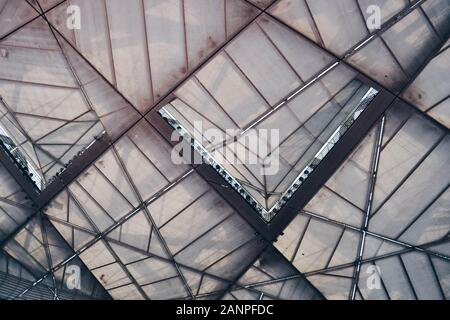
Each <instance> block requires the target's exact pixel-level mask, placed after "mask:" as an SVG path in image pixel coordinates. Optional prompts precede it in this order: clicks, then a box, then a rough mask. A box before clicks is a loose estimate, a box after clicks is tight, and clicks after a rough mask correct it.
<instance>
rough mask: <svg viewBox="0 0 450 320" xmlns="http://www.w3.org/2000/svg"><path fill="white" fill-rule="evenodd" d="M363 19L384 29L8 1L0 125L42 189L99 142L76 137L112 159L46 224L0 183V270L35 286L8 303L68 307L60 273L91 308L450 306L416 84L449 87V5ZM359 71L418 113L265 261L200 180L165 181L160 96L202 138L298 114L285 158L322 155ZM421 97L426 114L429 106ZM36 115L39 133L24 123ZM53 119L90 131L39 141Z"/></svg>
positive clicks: (367, 145) (370, 140)
mask: <svg viewBox="0 0 450 320" xmlns="http://www.w3.org/2000/svg"><path fill="white" fill-rule="evenodd" d="M372 2H373V1H372ZM372 2H371V3H372ZM375 2H376V3H377V4H379V5H380V7H382V12H383V16H382V22H383V24H382V27H381V29H380V30H369V29H368V28H367V26H366V24H365V22H364V18H365V15H366V10H365V9H366V7H367V5H368V1H362V0H360V1H356V0H354V1H353V0H352V1H350V0H348V1H347V0H342V1H335V2H332V3H331V2H329V1H322V0H320V1H319V0H317V1H307V0H295V1H294V0H291V1H287V0H278V1H237V0H235V1H232V0H226V1H223V2H222V1H220V2H219V4H217V3H216V2H214V5H213V3H212V1H209V0H202V1H198V0H184V1H183V0H180V1H175V0H174V1H137V0H136V1H131V2H130V4H128V2H127V8H126V9H127V10H123V6H124V2H123V1H115V0H106V1H82V0H79V1H76V0H73V1H72V0H71V1H61V3H60V4H59V5H58V1H50V0H48V1H47V0H38V1H30V2H27V1H12V0H3V1H0V24H1V25H2V29H1V30H2V31H1V34H2V35H1V36H0V64H3V65H4V66H5V67H4V68H1V69H0V70H2V71H0V73H1V72H5V74H2V75H1V78H2V79H1V82H0V90H1V91H0V94H1V95H2V96H3V97H4V100H3V101H4V102H5V103H2V104H1V106H2V109H1V112H2V114H1V116H2V121H8V125H9V127H8V128H11V129H10V130H15V132H16V133H15V135H14V137H15V139H18V140H17V141H15V142H17V145H20V146H21V147H22V148H24V152H25V153H26V154H27V155H28V157H29V158H31V159H34V160H35V162H36V164H37V168H39V169H40V170H42V172H43V176H45V174H47V175H48V176H50V175H52V174H54V172H55V171H57V170H60V168H64V162H65V161H67V160H68V159H70V156H69V154H70V153H71V152H72V154H74V153H75V154H76V153H77V151H78V150H82V149H83V146H86V144H87V143H89V142H88V141H92V140H89V139H87V138H86V140H82V139H81V138H80V137H88V136H91V135H92V137H93V133H92V132H89V131H87V130H86V127H83V125H86V123H84V122H88V123H89V124H90V125H92V126H93V127H96V128H97V129H96V130H97V131H96V133H98V132H102V131H103V130H104V131H105V132H106V134H107V136H108V144H109V147H108V150H107V151H106V152H104V153H103V154H101V155H100V154H98V155H97V154H96V155H94V158H95V161H94V162H93V163H91V164H85V165H87V169H86V170H84V171H83V172H81V173H80V174H76V175H75V176H73V177H72V178H73V181H72V182H70V183H67V184H66V183H64V184H63V188H62V189H60V190H58V191H59V194H58V195H57V197H55V198H54V199H52V201H51V202H50V203H48V204H47V205H46V206H45V208H44V207H42V208H38V209H36V208H32V203H31V202H30V201H29V200H27V199H25V196H24V194H23V192H22V191H21V188H20V186H18V185H17V184H16V183H15V181H14V180H13V179H12V178H11V176H10V175H9V174H8V172H6V171H5V170H4V172H2V171H1V170H0V173H1V181H2V184H1V188H0V190H1V191H2V195H1V199H0V203H1V209H2V211H1V212H0V214H1V216H0V217H1V218H2V219H4V220H5V221H9V222H8V224H5V226H6V227H7V228H5V229H3V226H4V225H3V224H2V227H1V228H2V229H1V233H0V235H1V236H2V237H3V238H2V240H1V242H0V244H1V248H2V250H3V251H4V252H6V253H7V255H8V256H7V258H2V259H0V261H7V260H8V261H9V260H11V259H13V260H14V261H16V263H18V264H19V265H20V268H23V270H26V272H25V271H23V272H22V271H21V272H19V276H18V278H21V277H22V278H24V279H23V280H24V281H25V280H26V281H33V282H32V283H29V285H28V286H26V288H24V289H23V290H20V291H21V292H20V293H18V292H17V294H14V296H13V297H11V296H10V297H8V298H26V297H27V296H29V297H30V298H31V297H33V296H35V295H34V294H37V295H39V293H36V292H40V291H39V290H41V289H42V288H43V286H44V289H45V288H47V289H49V292H50V293H53V297H54V298H55V297H56V298H58V297H59V296H61V297H64V287H63V285H64V282H65V280H64V277H65V274H66V271H65V270H66V268H67V267H69V265H70V264H71V263H74V264H76V265H78V266H79V267H80V268H81V269H82V270H83V275H84V277H85V280H82V283H84V284H85V286H83V287H82V289H81V290H80V291H81V292H80V293H79V294H80V295H81V296H83V297H87V296H89V297H92V298H108V297H109V296H111V297H112V298H116V299H133V298H135V299H220V298H227V299H242V298H252V299H320V298H324V297H325V298H343V299H346V298H351V299H353V298H354V299H398V298H416V299H427V298H428V299H429V298H441V299H442V298H448V295H449V287H448V274H449V264H448V263H449V262H448V261H449V256H450V253H449V252H448V248H449V245H448V241H447V240H448V230H447V229H448V228H447V227H448V226H447V225H448V223H447V222H448V217H449V215H448V205H446V203H445V201H446V200H445V196H446V194H447V191H448V182H449V181H448V178H447V177H446V175H445V174H442V173H443V172H444V173H445V172H448V168H447V167H446V166H447V163H448V159H447V158H448V154H449V152H448V143H449V139H448V131H446V130H447V128H444V126H445V125H446V122H445V121H446V120H445V114H446V113H445V112H446V109H445V108H444V107H445V102H446V101H447V100H448V99H447V100H445V99H446V98H448V92H447V91H448V90H447V89H446V87H445V86H442V87H440V86H435V88H436V90H431V89H430V88H428V87H426V85H429V84H430V83H429V81H431V82H433V81H437V82H439V83H444V84H445V83H446V82H448V81H445V79H446V77H448V75H447V74H446V73H445V71H442V70H440V73H437V70H436V69H438V68H436V67H434V66H439V68H440V67H441V66H442V65H445V63H446V62H445V61H446V60H445V58H446V55H445V54H446V53H447V52H448V50H447V47H448V45H447V44H446V42H447V39H448V34H449V29H450V27H449V24H448V21H449V19H448V17H449V15H450V13H449V8H450V6H449V5H448V1H445V0H428V1H426V0H422V1H381V0H380V1H375ZM71 4H77V5H79V6H80V7H81V8H82V10H83V12H86V14H88V15H90V16H88V17H87V18H86V17H85V19H83V21H84V22H83V23H84V28H85V29H83V30H84V31H82V32H81V31H77V30H70V31H69V30H67V28H66V27H65V19H61V15H64V14H65V12H66V9H67V7H68V6H69V5H71ZM44 12H45V14H44ZM205 12H207V13H208V14H205ZM97 13H102V14H100V15H99V16H100V18H98V17H99V16H98V15H97ZM336 13H339V14H336ZM94 16H95V17H94ZM136 17H139V18H136ZM85 30H88V32H85ZM98 30H103V32H98ZM161 30H165V31H167V37H164V39H160V33H161ZM98 33H99V34H100V36H99V37H98V38H93V37H91V36H90V35H92V34H98ZM419 40H420V41H419ZM20 51H22V55H21V54H18V53H17V52H20ZM32 52H33V53H34V52H36V53H37V54H31V53H32ZM44 52H45V54H44V56H45V57H40V56H39V53H44ZM299 52H301V53H302V55H301V57H302V59H300V58H299ZM374 53H376V54H374ZM21 56H22V57H29V58H30V57H31V58H32V59H35V60H33V61H31V62H32V63H31V65H33V66H34V67H35V69H33V68H30V70H28V71H29V72H28V73H25V74H24V73H23V70H21V69H20V68H19V67H18V66H20V65H26V61H21V60H20V59H19V58H20V57H21ZM48 56H53V57H54V62H55V63H54V64H49V63H48V60H47V61H46V59H48ZM130 57H132V59H130ZM15 59H19V60H15ZM58 61H59V62H60V63H59V64H58V63H57V62H58ZM442 61H444V62H442ZM14 66H15V67H14ZM36 66H37V67H36ZM5 70H6V71H5ZM8 70H9V71H8ZM8 72H9V73H8ZM360 72H361V73H363V74H365V75H366V76H368V77H369V78H370V79H371V80H373V81H375V83H376V84H377V85H379V86H381V87H383V88H384V89H385V90H388V91H391V92H392V93H393V94H395V95H396V96H398V97H399V99H404V100H406V101H407V104H409V103H412V104H414V105H415V106H417V107H418V108H419V109H420V110H422V111H424V113H422V114H418V113H416V112H414V111H412V110H411V109H410V107H409V106H401V107H399V106H398V103H397V106H396V107H394V108H391V109H390V110H389V112H388V113H387V114H386V115H385V117H384V118H383V120H382V122H381V123H380V124H379V125H378V126H377V128H375V129H374V130H372V132H371V133H369V135H368V136H367V137H366V139H365V140H364V141H363V142H362V143H361V145H360V146H359V147H358V148H357V149H356V150H355V152H354V154H353V155H352V156H351V157H350V158H349V160H347V161H346V162H345V163H344V164H343V165H342V166H341V169H340V170H338V171H337V172H336V173H335V174H334V175H333V177H331V178H330V180H329V181H328V182H327V184H326V186H325V187H324V188H322V189H321V190H319V192H318V194H317V195H316V198H314V199H313V200H312V201H311V202H310V203H309V204H308V205H307V206H306V207H305V208H293V209H297V211H300V212H299V213H298V215H297V216H296V217H295V218H294V220H293V221H292V222H291V223H290V224H289V226H288V228H287V229H286V230H285V232H284V234H283V235H281V236H280V238H279V239H278V241H277V242H275V247H274V246H273V245H272V244H271V243H268V242H267V241H266V240H264V239H263V238H262V236H261V235H260V234H258V233H257V232H256V231H255V229H254V227H253V226H252V225H251V223H249V222H248V221H247V220H244V219H243V218H242V217H241V214H240V212H238V211H236V210H235V209H234V207H231V206H230V204H229V202H228V200H227V199H226V198H225V197H223V196H222V195H221V194H220V193H218V192H217V191H215V190H214V188H212V186H211V182H210V181H207V180H205V179H203V178H202V177H200V175H199V174H198V173H197V171H196V170H197V168H196V167H195V166H194V167H192V166H187V165H186V166H175V165H174V164H173V163H172V162H171V161H170V150H171V148H172V147H171V144H170V142H169V141H166V140H165V138H164V137H165V135H164V134H162V133H161V132H159V131H158V130H160V129H161V128H160V127H158V126H157V125H156V124H155V123H154V122H153V121H152V118H151V117H144V116H145V115H146V114H147V112H149V111H150V110H151V109H153V108H154V107H155V106H157V105H158V104H159V103H160V102H163V101H164V99H165V98H167V97H168V95H169V94H170V95H172V97H174V98H175V100H173V102H172V106H173V107H174V110H175V111H176V108H179V107H180V106H182V107H183V108H184V109H183V112H182V113H183V116H189V115H193V114H195V110H196V111H197V116H198V113H200V114H201V115H202V118H205V119H206V115H207V116H208V118H210V119H211V120H212V121H211V120H210V119H207V121H208V122H206V121H205V123H209V125H214V126H219V125H221V126H223V127H224V128H238V129H240V130H242V131H243V130H245V129H247V128H251V127H253V126H255V127H256V126H258V125H261V126H263V125H264V124H270V121H269V120H271V119H272V120H273V119H277V118H278V120H276V121H275V120H274V121H275V123H278V126H279V123H283V124H284V122H283V117H282V115H283V113H285V112H287V111H290V112H293V110H292V109H293V108H295V105H294V102H296V103H297V107H298V108H300V109H302V110H300V109H299V111H298V112H293V113H294V114H295V115H296V116H297V117H298V116H299V115H300V116H304V115H305V114H309V115H310V117H306V118H303V119H302V120H296V119H295V117H292V119H289V120H290V121H291V120H296V121H292V122H290V123H291V124H293V125H292V127H289V128H286V132H285V133H284V134H285V139H287V140H286V141H288V140H289V138H290V137H296V138H297V140H295V141H293V142H292V144H295V145H297V143H298V141H303V140H304V139H306V138H305V137H307V136H308V137H310V139H309V140H308V139H306V140H308V141H309V142H310V144H313V145H314V143H315V142H316V141H320V136H321V132H322V131H326V130H332V128H331V127H330V126H329V125H330V123H333V121H338V120H336V119H338V118H339V117H342V116H343V115H344V114H345V106H346V102H348V101H350V100H351V98H352V96H353V95H356V94H357V92H358V90H357V87H359V86H362V85H364V84H362V83H361V82H358V81H360V80H357V79H355V78H357V76H358V74H359V73H360ZM219 75H220V76H219ZM24 76H28V77H31V78H29V79H24V78H23V77H24ZM33 77H34V78H33ZM433 77H435V78H433ZM3 78H4V79H3ZM435 79H437V80H435ZM344 80H346V81H344ZM52 81H54V82H52ZM64 81H66V82H64ZM28 82H30V83H28ZM34 86H39V88H41V90H45V91H46V92H47V95H48V96H44V95H42V93H41V91H38V90H34V91H33V87H34ZM418 88H420V89H418ZM405 90H406V91H405ZM418 90H422V91H423V92H426V93H427V94H429V95H430V96H428V95H427V96H426V98H427V100H426V102H423V104H421V103H422V102H421V103H418V102H417V99H415V98H414V97H416V96H417V97H419V93H418ZM14 91H16V94H17V92H19V93H20V95H21V96H20V99H17V96H14ZM69 91H71V92H73V94H72V95H70V98H69V99H66V100H67V103H69V104H70V105H72V106H73V108H67V107H65V108H63V109H64V110H63V109H61V110H63V111H61V110H59V111H58V107H59V106H60V104H59V103H54V104H53V105H52V103H51V101H57V99H58V95H59V97H61V96H64V94H67V93H68V92H69ZM419 92H420V91H419ZM293 94H294V96H293V97H292V102H290V103H288V101H287V99H288V98H289V97H291V96H292V95H293ZM411 97H413V98H412V99H411ZM53 99H56V100H53ZM189 99H193V102H192V101H189V102H187V100H189ZM398 101H400V100H398ZM405 103H406V102H405ZM42 104H44V105H46V106H49V110H48V111H46V112H49V114H46V115H45V116H44V115H42V114H39V113H38V111H36V110H38V107H39V106H40V105H42ZM174 104H177V105H174ZM441 104H442V106H441ZM164 105H166V104H164ZM52 106H53V107H52ZM424 106H425V107H424ZM438 106H439V108H435V107H438ZM68 109H70V110H69V111H70V112H71V113H70V114H67V113H64V114H62V115H61V114H58V112H67V111H68ZM39 110H41V109H40V108H39ZM433 110H434V112H432V111H433ZM83 112H85V113H86V114H89V117H87V119H86V118H83V115H84V113H83ZM425 113H426V114H427V115H425ZM75 114H76V115H75ZM429 116H432V117H434V118H436V120H437V121H434V120H431V119H430V118H429ZM21 117H22V118H21ZM79 117H81V120H83V121H79V120H80V118H79ZM27 118H28V119H30V118H32V119H33V120H32V121H31V124H30V123H27V122H26V121H24V120H23V119H27ZM55 120H56V121H57V122H58V121H59V122H58V125H57V126H53V129H54V130H55V131H58V130H66V129H69V128H71V127H73V126H75V127H76V126H79V128H81V127H83V129H77V130H75V129H70V130H67V136H65V138H66V139H67V140H65V141H63V142H62V141H58V140H57V139H59V138H60V137H61V132H59V133H58V134H55V135H53V137H52V132H46V131H45V130H48V128H49V123H50V122H53V121H55ZM277 121H278V122H277ZM442 124H443V125H444V126H443V125H442ZM369 129H370V128H367V131H368V130H369ZM310 130H313V131H314V130H315V132H316V134H310V133H309V132H308V131H310ZM300 132H303V134H299V133H300ZM296 134H298V135H296ZM55 136H56V137H55ZM48 137H50V139H49V141H46V140H45V139H47V138H48ZM41 138H42V139H43V140H44V142H42V141H41V140H40V139H41ZM53 139H54V140H53ZM37 140H39V141H37ZM79 141H80V142H79ZM81 141H83V142H81ZM286 141H285V142H286ZM47 145H55V146H54V147H53V149H49V148H48V147H47ZM56 146H58V147H56ZM63 148H66V150H65V151H64V152H62V151H61V149H63ZM41 149H43V150H45V151H46V152H45V153H44V154H46V155H47V156H48V158H47V159H46V161H41V159H40V158H39V157H41V158H42V155H38V151H36V150H41ZM286 149H288V148H286ZM289 149H291V151H292V148H289ZM301 149H302V150H295V149H294V150H295V151H296V152H297V151H298V153H299V154H296V155H290V156H292V159H291V160H292V161H291V162H288V161H286V163H287V164H288V165H286V167H285V168H286V172H285V173H286V174H289V170H292V172H294V170H295V165H293V163H296V162H297V161H300V160H299V159H301V156H302V155H303V153H305V152H306V151H307V147H305V148H301ZM30 150H31V151H30ZM68 150H71V151H68ZM27 151H28V152H27ZM66 151H67V152H66ZM87 152H89V149H88V150H87ZM286 152H287V150H286ZM66 154H67V157H66V158H64V156H65V155H66ZM288 156H289V154H286V155H285V157H288ZM33 157H34V158H33ZM285 160H286V159H285ZM375 160H376V161H375ZM40 162H44V163H45V165H41V164H40ZM375 164H376V165H375ZM49 168H54V170H55V171H51V170H53V169H49ZM47 170H48V171H47ZM249 171H250V173H251V170H249ZM50 172H51V173H50ZM143 172H145V174H143ZM392 172H394V173H392ZM250 173H249V174H248V175H246V176H245V179H250V178H249V177H251V176H252V175H251V174H250ZM48 176H47V177H48ZM243 178H244V177H243ZM253 178H255V177H253ZM278 179H279V180H280V177H278ZM353 179H354V180H353ZM243 180H244V179H243ZM281 180H282V179H281ZM3 181H6V182H5V183H3ZM349 181H353V182H352V183H351V185H349ZM430 181H432V182H430ZM260 182H261V181H258V179H257V178H256V179H254V181H253V183H252V184H251V185H252V186H253V187H254V186H258V183H259V185H261V183H260ZM279 183H280V181H275V182H273V183H272V182H271V187H270V188H267V187H266V189H267V190H265V192H263V195H264V197H263V199H264V200H262V201H263V202H264V201H266V202H267V203H268V204H269V203H270V201H274V200H273V197H274V196H275V197H276V194H271V192H272V193H276V192H277V190H276V187H277V185H278V184H279ZM354 183H357V184H358V186H360V187H359V188H357V189H355V188H354ZM263 186H264V184H263ZM221 187H226V186H221ZM272 187H273V188H272ZM261 189H262V188H261ZM424 190H426V191H424ZM278 191H279V190H278ZM256 194H257V193H256V192H255V195H256ZM259 194H261V193H259ZM270 197H272V199H270ZM319 198H320V199H319ZM269 199H270V200H269ZM318 199H319V200H318ZM39 209H42V210H39ZM12 220H14V222H12ZM278 250H279V251H278ZM369 266H378V267H380V269H381V279H382V281H381V282H382V289H381V290H367V288H366V287H364V286H363V284H364V283H366V280H367V279H366V277H367V276H368V274H367V272H366V269H367V268H368V267H369ZM20 268H19V269H20ZM5 270H6V269H5ZM6 273H7V272H6ZM14 276H15V277H17V274H16V275H14ZM22 283H25V282H23V281H22ZM100 285H101V287H100ZM105 289H106V290H105ZM41 297H42V296H41Z"/></svg>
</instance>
